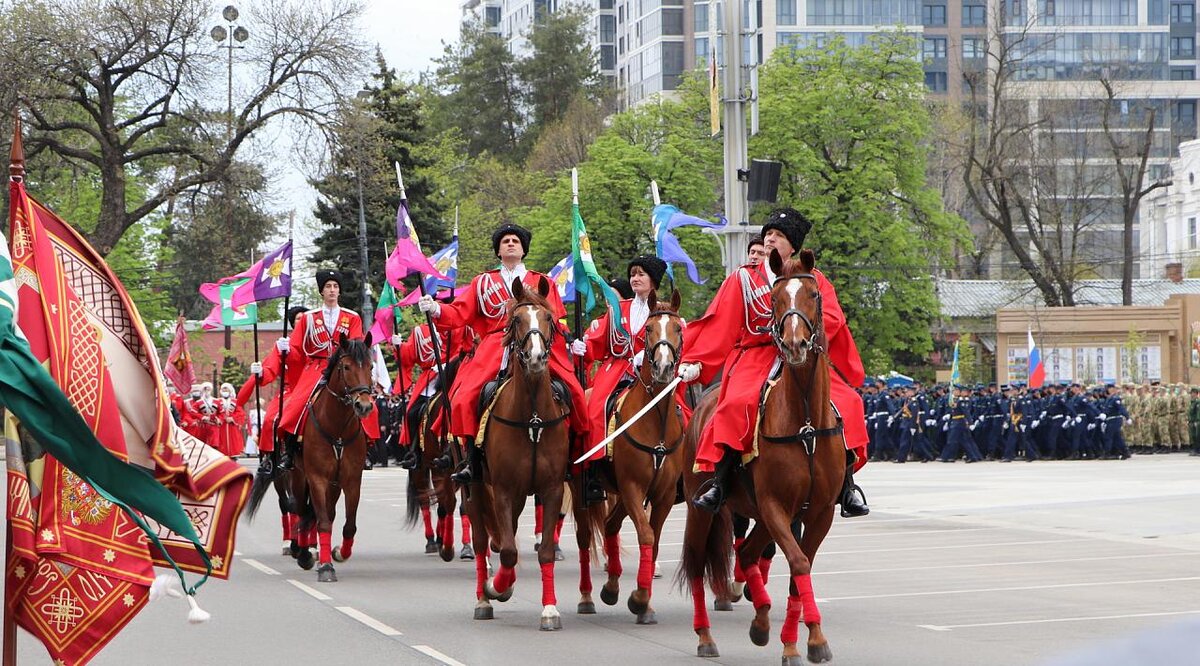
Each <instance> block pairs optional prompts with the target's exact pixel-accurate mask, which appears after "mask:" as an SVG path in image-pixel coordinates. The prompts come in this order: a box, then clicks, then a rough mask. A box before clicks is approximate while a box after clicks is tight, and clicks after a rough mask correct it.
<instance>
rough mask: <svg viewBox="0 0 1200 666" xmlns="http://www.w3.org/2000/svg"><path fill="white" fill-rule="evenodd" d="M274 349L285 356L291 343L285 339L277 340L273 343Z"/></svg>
mask: <svg viewBox="0 0 1200 666" xmlns="http://www.w3.org/2000/svg"><path fill="white" fill-rule="evenodd" d="M275 348H276V349H278V350H279V353H280V354H286V353H288V350H289V349H291V343H290V342H289V341H288V339H287V338H279V339H278V340H276V341H275Z"/></svg>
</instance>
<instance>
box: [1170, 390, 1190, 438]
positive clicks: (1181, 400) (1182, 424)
mask: <svg viewBox="0 0 1200 666" xmlns="http://www.w3.org/2000/svg"><path fill="white" fill-rule="evenodd" d="M1172 397H1173V398H1174V399H1173V400H1172V409H1171V415H1172V416H1173V417H1174V418H1173V419H1172V420H1173V421H1174V426H1175V428H1174V430H1175V436H1174V437H1172V438H1171V450H1172V451H1178V450H1181V449H1183V447H1184V446H1185V445H1186V444H1187V443H1188V407H1189V404H1190V403H1189V399H1188V393H1187V386H1186V385H1184V384H1176V385H1175V395H1174V396H1172Z"/></svg>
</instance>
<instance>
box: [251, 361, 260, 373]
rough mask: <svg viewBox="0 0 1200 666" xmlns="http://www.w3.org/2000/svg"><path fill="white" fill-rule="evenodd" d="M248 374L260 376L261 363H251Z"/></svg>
mask: <svg viewBox="0 0 1200 666" xmlns="http://www.w3.org/2000/svg"><path fill="white" fill-rule="evenodd" d="M250 374H252V375H261V374H262V363H259V362H258V361H255V362H253V363H251V364H250Z"/></svg>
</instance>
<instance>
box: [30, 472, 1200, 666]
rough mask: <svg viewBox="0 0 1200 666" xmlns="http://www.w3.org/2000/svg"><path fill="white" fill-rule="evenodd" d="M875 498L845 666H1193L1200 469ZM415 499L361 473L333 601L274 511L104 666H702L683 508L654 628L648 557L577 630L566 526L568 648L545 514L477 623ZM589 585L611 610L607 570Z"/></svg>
mask: <svg viewBox="0 0 1200 666" xmlns="http://www.w3.org/2000/svg"><path fill="white" fill-rule="evenodd" d="M249 462H250V461H247V464H249ZM860 480H861V482H862V483H863V485H864V487H865V488H866V490H867V493H868V498H869V500H870V502H871V506H872V513H871V515H870V516H869V517H866V518H861V519H854V520H845V519H840V518H839V519H838V521H837V522H836V523H835V524H834V527H833V529H832V531H831V533H830V536H829V538H828V539H827V540H826V541H825V544H824V546H823V548H822V550H821V553H820V555H819V557H818V559H817V561H816V565H815V567H814V587H815V589H816V594H817V597H818V601H819V602H820V604H821V611H822V614H823V617H824V625H823V626H824V629H825V632H826V635H827V636H828V638H829V640H830V646H831V647H832V649H833V653H834V662H833V663H835V664H838V663H840V664H858V665H864V666H867V665H872V666H873V665H879V666H884V665H904V664H921V665H925V666H935V665H941V664H945V665H961V664H980V665H982V664H995V665H997V666H1000V665H1003V666H1013V665H1016V664H1043V663H1051V662H1055V661H1057V660H1059V659H1060V658H1062V657H1063V656H1064V655H1069V654H1071V653H1077V652H1079V651H1084V650H1097V649H1099V650H1101V651H1103V650H1105V649H1106V646H1108V645H1109V643H1108V642H1109V641H1115V640H1120V639H1122V638H1127V637H1129V636H1132V635H1136V634H1138V633H1139V632H1146V631H1148V630H1149V631H1153V630H1156V629H1157V630H1162V629H1163V628H1164V627H1168V626H1171V625H1175V626H1176V629H1180V628H1182V629H1183V635H1184V636H1186V637H1189V638H1190V641H1191V648H1190V650H1191V652H1190V654H1191V655H1193V656H1194V655H1195V654H1196V652H1195V649H1196V645H1197V630H1196V628H1197V627H1198V626H1200V624H1198V623H1197V621H1198V620H1200V567H1198V566H1197V565H1198V563H1200V510H1198V508H1200V459H1198V458H1192V457H1188V456H1186V455H1183V454H1173V455H1147V456H1136V457H1134V458H1133V459H1132V460H1129V461H1125V462H1120V461H1099V462H1087V461H1084V462H1078V461H1076V462H1039V463H1031V464H1026V463H1012V464H1001V463H979V464H973V465H964V464H963V463H956V464H954V465H946V464H938V463H929V464H918V463H909V464H906V465H896V464H879V463H875V464H871V465H868V467H867V468H866V470H865V471H864V472H863V473H862V474H861V476H860ZM405 482H406V472H404V471H402V470H400V469H398V468H395V467H391V468H387V469H378V468H377V469H375V470H374V471H370V472H366V473H365V474H364V499H365V501H364V502H363V505H364V507H363V509H362V511H361V512H360V518H359V525H360V527H359V533H358V539H357V542H356V548H355V555H354V558H353V559H352V560H350V561H348V562H346V563H344V564H339V565H337V566H338V576H339V577H340V579H341V580H340V582H338V583H334V584H318V583H317V582H316V574H315V572H306V571H301V570H300V569H299V568H298V567H296V565H295V564H294V562H293V560H291V559H290V558H285V557H282V556H281V555H280V543H279V538H278V534H279V525H278V523H279V521H278V518H277V513H276V510H275V506H274V504H273V502H272V501H271V498H268V500H267V502H264V508H263V510H262V512H261V514H260V517H259V519H258V520H257V521H256V522H255V523H254V524H253V525H248V526H247V525H243V527H242V528H241V531H240V533H239V535H238V550H239V552H240V557H239V558H238V560H237V562H236V564H235V566H234V569H233V575H232V578H231V580H229V581H227V582H220V581H214V582H212V583H210V584H208V585H206V586H205V587H204V588H203V590H202V593H201V595H200V600H201V605H202V606H203V607H204V608H205V609H206V610H208V611H210V612H211V613H212V621H211V622H210V623H208V624H206V625H200V626H191V625H188V624H187V622H186V619H185V618H186V616H187V606H186V605H185V604H184V603H183V602H182V601H179V600H167V601H157V602H155V603H153V604H152V605H151V606H150V607H149V608H148V609H147V610H145V611H143V612H142V613H141V614H140V615H138V616H137V618H135V620H134V621H133V623H132V624H131V625H130V626H129V627H128V628H127V629H126V630H125V631H123V632H121V634H120V635H119V636H117V637H116V639H115V640H114V641H113V643H112V644H111V645H110V646H109V647H108V648H107V649H105V650H104V651H103V652H102V653H101V654H100V655H99V656H98V657H97V658H96V659H95V660H94V662H93V663H94V664H97V665H100V666H104V665H114V666H115V665H122V666H124V665H127V664H237V663H264V660H266V663H296V662H304V663H316V664H353V665H356V666H365V665H367V664H471V665H476V664H575V665H583V664H621V665H632V664H656V665H661V664H699V663H702V660H700V659H699V658H697V657H696V656H695V649H696V639H695V635H694V634H693V633H692V630H691V621H692V619H691V601H690V599H688V598H686V597H684V596H682V595H681V594H680V593H679V592H678V591H677V590H676V589H675V588H674V586H673V585H672V581H671V579H672V577H673V574H674V572H675V568H676V561H677V560H678V557H679V545H680V542H681V541H682V534H683V526H684V511H683V508H682V506H677V507H676V510H675V511H674V512H672V515H671V517H670V519H669V521H668V523H667V527H666V529H665V533H664V535H663V542H664V543H663V546H662V550H661V554H660V564H661V566H662V570H663V572H664V577H663V578H662V579H659V580H657V581H655V589H654V598H653V606H654V608H655V610H656V611H657V616H658V625H657V626H637V625H635V624H634V621H633V620H634V618H633V616H632V615H631V614H630V613H629V612H628V611H627V610H626V609H625V599H626V597H627V595H628V592H629V591H630V589H631V587H632V585H633V578H634V570H635V569H636V557H635V554H636V549H635V548H626V553H627V556H626V558H625V560H624V564H625V569H626V573H625V576H624V577H623V579H622V583H623V585H622V590H621V598H620V601H619V603H618V604H617V605H616V606H612V607H609V606H604V605H602V604H601V603H600V602H599V598H598V596H597V606H598V614H596V615H590V616H579V615H576V614H575V612H574V611H575V604H576V601H577V599H578V596H577V595H578V592H577V584H578V572H579V566H578V562H577V549H576V547H575V544H574V536H573V531H572V527H571V524H570V521H569V520H568V523H567V526H566V528H565V529H564V531H563V548H564V551H565V552H566V561H564V562H562V563H560V565H559V566H558V568H557V574H558V579H557V580H558V585H557V590H558V600H559V608H560V610H561V611H562V612H563V629H562V631H559V632H555V633H546V632H539V631H538V615H539V612H540V602H539V599H540V583H539V579H538V577H537V573H536V572H537V568H536V560H535V557H534V555H533V554H532V548H533V539H532V538H531V537H530V534H531V532H532V520H533V513H532V503H531V504H530V507H528V508H527V510H526V514H525V515H524V516H522V518H521V525H522V527H521V530H520V538H521V557H522V560H521V564H520V567H519V570H518V571H519V577H518V579H517V584H516V593H515V596H514V597H513V599H512V600H511V601H510V602H508V603H506V604H496V619H495V620H493V621H490V622H480V621H474V620H472V619H471V618H472V608H473V606H474V570H473V566H472V565H471V563H468V562H464V561H459V560H457V559H456V560H455V561H454V562H451V563H444V562H442V561H441V560H440V559H438V557H437V556H436V555H426V554H424V538H423V536H422V535H421V534H420V531H419V529H418V530H417V531H408V530H406V529H405V527H404V524H403V513H404V505H405ZM339 533H340V524H338V525H337V526H336V527H335V530H334V534H335V535H337V534H339ZM625 534H626V536H625V537H624V539H623V543H625V544H627V545H628V544H631V543H632V542H633V540H632V537H631V536H629V535H631V534H632V533H631V532H630V531H629V530H627V531H626V533H625ZM593 574H594V584H595V586H596V590H597V593H598V591H599V587H600V585H601V584H602V582H603V579H602V578H601V577H600V576H601V575H602V574H601V573H600V567H598V566H597V567H594V570H593ZM786 581H787V577H786V565H785V564H784V562H783V559H782V556H780V557H778V558H777V560H776V563H775V566H774V567H773V568H772V570H771V575H770V581H769V583H768V589H769V590H770V592H771V594H772V595H773V598H774V600H775V610H773V611H772V640H771V643H770V644H769V645H768V646H767V647H765V648H758V647H754V646H753V645H751V643H750V641H749V639H748V638H747V635H746V629H747V626H748V624H749V621H750V617H751V612H750V608H749V606H748V604H747V602H746V601H745V600H742V601H741V602H739V603H737V604H735V606H734V611H733V612H722V613H712V614H711V617H712V620H713V633H714V637H715V638H716V640H717V644H718V647H719V649H720V652H721V656H720V658H718V659H714V660H707V661H708V663H721V664H753V663H757V664H777V663H779V658H780V657H779V655H780V652H781V650H780V644H779V642H778V632H779V626H780V623H781V621H782V619H783V601H784V600H785V595H786ZM710 603H711V602H710ZM803 635H804V633H803V630H802V633H801V637H802V638H803ZM1159 648H1160V649H1167V650H1168V651H1169V650H1171V649H1173V648H1170V647H1169V646H1165V647H1164V646H1162V645H1159ZM1180 649H1182V648H1180ZM1114 654H1115V653H1114ZM1181 654H1182V653H1181ZM19 655H20V660H19V663H21V664H36V663H44V662H46V656H45V652H44V650H43V648H42V647H41V646H40V645H38V644H37V642H36V641H35V640H34V639H33V638H31V637H29V636H28V635H22V637H21V643H20V651H19ZM1086 663H1102V662H1092V661H1089V662H1086ZM1112 663H1118V662H1117V661H1113V662H1112ZM1119 663H1125V664H1131V663H1149V662H1148V661H1144V662H1143V661H1137V660H1135V661H1129V660H1123V661H1120V662H1119ZM1158 663H1186V662H1184V661H1182V660H1180V661H1177V662H1162V661H1160V662H1158Z"/></svg>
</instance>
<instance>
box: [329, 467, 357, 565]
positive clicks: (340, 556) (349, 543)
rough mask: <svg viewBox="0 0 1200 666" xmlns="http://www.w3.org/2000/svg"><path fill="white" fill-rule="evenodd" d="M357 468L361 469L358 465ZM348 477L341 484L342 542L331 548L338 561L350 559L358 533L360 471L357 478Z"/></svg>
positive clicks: (334, 557)
mask: <svg viewBox="0 0 1200 666" xmlns="http://www.w3.org/2000/svg"><path fill="white" fill-rule="evenodd" d="M357 469H358V470H361V469H362V466H361V465H360V466H359V467H358V468H357ZM347 476H349V477H350V478H348V479H347V480H346V482H344V483H343V484H342V485H343V487H344V488H345V491H346V524H345V525H342V544H341V545H340V546H338V547H337V548H334V549H333V553H332V555H333V559H335V560H337V561H338V562H345V561H346V560H348V559H350V556H351V555H352V554H353V551H354V535H355V534H357V533H358V498H359V495H360V494H361V491H362V475H361V472H360V473H359V476H358V477H357V478H354V477H353V475H350V474H348V475H347Z"/></svg>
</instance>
